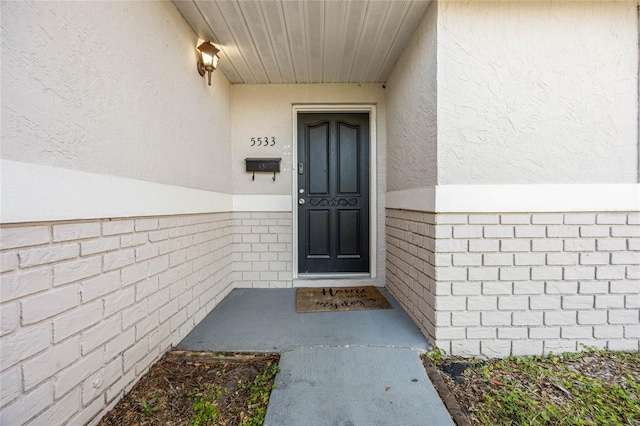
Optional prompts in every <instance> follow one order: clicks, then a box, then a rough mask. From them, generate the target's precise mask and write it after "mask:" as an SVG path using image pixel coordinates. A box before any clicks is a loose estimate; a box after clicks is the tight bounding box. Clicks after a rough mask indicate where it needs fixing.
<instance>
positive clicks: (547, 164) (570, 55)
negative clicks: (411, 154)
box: [438, 1, 638, 184]
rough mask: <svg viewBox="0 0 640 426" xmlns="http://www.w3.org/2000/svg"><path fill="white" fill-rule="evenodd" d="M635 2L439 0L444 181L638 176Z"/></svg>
mask: <svg viewBox="0 0 640 426" xmlns="http://www.w3.org/2000/svg"><path fill="white" fill-rule="evenodd" d="M636 7H637V5H636V2H562V1H557V2H543V3H541V2H456V1H451V2H449V1H444V2H441V3H440V4H439V5H438V184H479V183H490V184H500V183H523V184H526V183H631V182H637V159H638V135H637V132H638V126H637V119H638V118H637V117H638V116H637V108H638V105H637V81H638V34H637V31H638V30H637V22H636V21H637V14H636Z"/></svg>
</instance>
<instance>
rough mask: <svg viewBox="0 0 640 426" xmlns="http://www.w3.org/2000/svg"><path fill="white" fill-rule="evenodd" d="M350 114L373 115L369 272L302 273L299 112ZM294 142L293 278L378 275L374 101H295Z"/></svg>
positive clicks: (292, 174)
mask: <svg viewBox="0 0 640 426" xmlns="http://www.w3.org/2000/svg"><path fill="white" fill-rule="evenodd" d="M299 112H317V113H349V112H364V113H368V114H369V273H368V274H367V273H365V274H351V273H337V274H336V273H327V274H304V275H302V276H301V275H299V274H298V113H299ZM292 114H293V119H292V120H291V121H292V122H293V142H292V143H291V147H292V149H291V156H292V158H291V165H292V167H291V194H292V206H293V208H292V220H293V224H292V227H291V229H292V233H293V235H292V242H293V246H292V247H293V279H294V280H296V279H324V278H332V277H335V278H343V279H347V278H351V277H353V278H376V271H377V267H378V250H377V241H378V225H377V224H378V209H377V204H378V193H377V189H378V170H377V167H376V164H377V163H378V161H377V159H378V153H377V148H376V147H377V139H376V127H377V118H376V106H375V105H374V104H293V108H292Z"/></svg>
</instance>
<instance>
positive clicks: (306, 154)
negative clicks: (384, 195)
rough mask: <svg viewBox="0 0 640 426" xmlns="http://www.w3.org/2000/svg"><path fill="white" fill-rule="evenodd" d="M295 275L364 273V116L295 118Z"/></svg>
mask: <svg viewBox="0 0 640 426" xmlns="http://www.w3.org/2000/svg"><path fill="white" fill-rule="evenodd" d="M297 168H298V194H297V195H298V272H299V273H301V274H305V273H340V272H351V273H353V272H359V273H362V272H369V114H361V113H345V114H338V113H335V114H319V113H299V114H298V164H297Z"/></svg>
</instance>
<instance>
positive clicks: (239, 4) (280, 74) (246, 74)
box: [173, 0, 431, 84]
mask: <svg viewBox="0 0 640 426" xmlns="http://www.w3.org/2000/svg"><path fill="white" fill-rule="evenodd" d="M430 2H431V0H412V1H402V0H307V1H304V0H295V1H292V0H267V1H261V0H173V3H174V4H175V5H176V7H177V8H178V10H179V11H180V13H181V14H182V16H184V18H185V19H186V21H187V22H188V23H189V25H191V28H193V30H194V32H195V33H196V34H197V35H198V36H199V37H200V38H202V39H204V40H211V41H212V42H213V43H214V44H216V45H217V46H218V47H219V48H220V49H221V51H220V64H219V69H220V70H222V72H223V73H224V74H225V76H226V77H227V79H229V81H230V82H231V83H252V84H255V83H371V82H379V83H382V82H385V81H386V80H387V78H388V77H389V74H390V73H391V71H392V69H393V66H394V64H395V63H396V60H397V59H398V56H399V55H400V53H401V52H402V50H403V49H404V47H405V46H406V44H407V42H408V41H409V39H410V38H411V35H412V34H413V32H414V30H415V29H416V27H417V25H418V23H419V22H420V20H421V19H422V17H423V15H424V13H425V11H426V9H427V6H428V5H429V3H430Z"/></svg>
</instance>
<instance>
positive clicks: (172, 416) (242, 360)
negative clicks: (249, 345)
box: [100, 351, 280, 426]
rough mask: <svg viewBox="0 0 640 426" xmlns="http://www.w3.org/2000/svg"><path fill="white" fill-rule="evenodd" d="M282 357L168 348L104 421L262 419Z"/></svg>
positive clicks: (191, 422)
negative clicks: (170, 349) (169, 349)
mask: <svg viewBox="0 0 640 426" xmlns="http://www.w3.org/2000/svg"><path fill="white" fill-rule="evenodd" d="M279 358H280V356H279V355H277V354H235V353H222V354H221V353H211V352H188V351H171V352H168V353H167V354H166V355H165V356H164V357H163V358H162V359H161V360H160V361H158V362H157V363H156V364H155V365H154V366H153V367H152V368H151V370H150V371H149V372H148V373H147V374H146V375H145V376H143V377H142V378H141V379H140V381H139V382H138V383H137V384H136V385H135V386H134V387H133V388H132V389H131V391H130V392H128V393H127V395H125V397H124V398H123V399H122V400H121V401H120V402H119V403H118V404H117V405H116V406H115V407H114V408H113V409H112V410H111V411H110V412H109V413H107V415H106V416H104V417H103V418H102V420H101V422H100V425H102V426H111V425H140V426H144V425H207V424H217V425H228V426H234V425H241V424H248V425H253V424H261V422H260V418H262V420H263V419H264V417H263V416H264V412H265V411H266V405H267V403H268V395H269V393H270V390H271V387H272V385H273V380H274V376H275V371H277V367H276V366H277V363H278V361H279ZM263 379H264V380H263ZM257 382H264V383H257ZM265 398H266V400H265ZM261 416H262V417H261Z"/></svg>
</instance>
